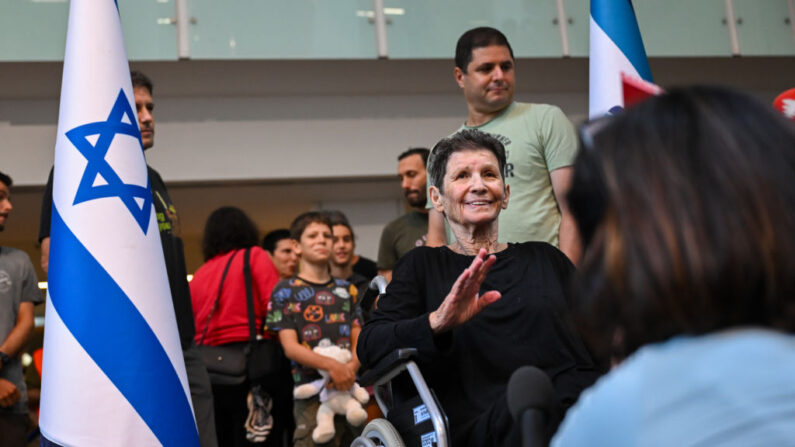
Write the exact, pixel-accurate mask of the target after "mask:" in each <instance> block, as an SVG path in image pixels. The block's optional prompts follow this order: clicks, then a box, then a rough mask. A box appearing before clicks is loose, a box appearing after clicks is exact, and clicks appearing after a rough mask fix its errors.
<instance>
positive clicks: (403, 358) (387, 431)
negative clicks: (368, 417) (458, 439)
mask: <svg viewBox="0 0 795 447" xmlns="http://www.w3.org/2000/svg"><path fill="white" fill-rule="evenodd" d="M416 356H417V350H416V349H414V348H404V349H398V350H396V351H394V352H393V353H392V354H390V355H388V356H387V357H385V358H383V359H382V360H381V361H380V362H379V363H378V364H377V365H375V366H374V367H373V368H371V369H369V370H367V371H366V372H365V374H364V375H363V376H362V377H361V379H360V381H359V382H360V384H361V385H362V386H370V385H372V386H373V394H374V395H375V400H376V402H378V407H379V408H380V409H381V412H382V413H383V414H384V418H379V419H374V420H372V421H370V423H368V424H367V425H366V426H365V427H364V430H363V431H362V434H361V435H360V436H359V437H357V438H356V439H355V440H354V441H353V443H352V444H351V447H376V446H382V447H415V446H416V447H448V446H450V445H451V443H450V439H449V433H450V430H449V426H448V422H447V416H446V415H445V414H444V412H443V411H442V407H441V406H440V405H439V401H438V400H437V399H436V395H435V394H434V393H433V390H431V389H430V388H429V387H428V385H427V384H426V383H425V379H424V378H423V377H422V373H421V372H420V368H419V367H418V366H417V364H416V363H415V362H414V359H415V358H416ZM406 374H407V375H408V377H409V378H410V379H411V382H412V383H413V385H414V388H415V389H416V391H417V396H414V397H412V398H408V399H405V400H404V401H402V402H398V401H397V400H396V399H395V395H394V393H393V388H392V386H393V381H394V380H395V379H397V378H398V376H402V375H403V376H405V375H406ZM401 433H402V436H401Z"/></svg>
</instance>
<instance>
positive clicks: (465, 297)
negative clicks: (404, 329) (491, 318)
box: [429, 248, 502, 334]
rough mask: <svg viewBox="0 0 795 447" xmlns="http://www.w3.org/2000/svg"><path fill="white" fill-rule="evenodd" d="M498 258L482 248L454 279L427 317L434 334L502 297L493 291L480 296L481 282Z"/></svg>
mask: <svg viewBox="0 0 795 447" xmlns="http://www.w3.org/2000/svg"><path fill="white" fill-rule="evenodd" d="M496 261H497V257H496V256H494V255H490V256H487V252H486V249H485V248H481V249H480V251H479V252H478V255H477V256H475V260H473V261H472V264H471V265H470V266H469V267H468V268H467V269H466V270H464V271H463V272H462V273H461V275H460V276H459V277H458V279H457V280H456V282H455V284H453V287H452V288H451V289H450V293H448V294H447V297H445V299H444V301H443V302H442V304H441V305H440V306H439V308H438V309H436V310H435V311H433V312H431V314H430V316H429V320H430V323H431V330H432V331H433V333H434V334H438V333H441V332H445V331H448V330H450V329H452V328H454V327H455V326H458V325H460V324H463V323H465V322H467V321H469V319H471V318H472V317H474V316H475V315H477V314H478V313H480V311H481V310H483V309H484V308H485V307H486V306H488V305H489V304H491V303H493V302H495V301H497V300H498V299H500V297H501V296H502V295H501V294H500V292H498V291H496V290H490V291H488V292H486V293H484V294H483V295H479V292H480V285H481V284H483V280H484V279H486V274H487V273H488V272H489V269H491V266H492V265H494V263H495V262H496Z"/></svg>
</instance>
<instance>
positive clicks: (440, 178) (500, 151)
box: [428, 129, 506, 193]
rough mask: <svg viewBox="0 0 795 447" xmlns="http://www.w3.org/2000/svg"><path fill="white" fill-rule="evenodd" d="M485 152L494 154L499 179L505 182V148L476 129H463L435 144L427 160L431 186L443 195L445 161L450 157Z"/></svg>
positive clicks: (445, 170)
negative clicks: (472, 152)
mask: <svg viewBox="0 0 795 447" xmlns="http://www.w3.org/2000/svg"><path fill="white" fill-rule="evenodd" d="M480 149H483V150H487V151H489V152H491V153H492V154H494V157H496V158H497V163H498V164H499V168H500V178H502V179H503V181H504V180H505V164H506V161H505V147H504V146H503V145H502V143H500V141H499V140H498V139H496V138H494V137H492V136H491V135H489V134H487V133H485V132H481V131H479V130H477V129H464V130H462V131H460V132H457V133H455V134H454V135H452V136H450V137H447V138H442V140H441V141H439V142H438V143H436V146H434V147H433V152H431V158H430V160H429V163H428V165H429V168H428V178H429V179H430V182H431V185H432V186H435V187H437V188H439V192H440V193H444V189H443V185H444V175H445V174H446V172H447V161H448V160H450V156H451V155H453V154H454V153H456V152H460V151H467V150H469V151H474V150H480Z"/></svg>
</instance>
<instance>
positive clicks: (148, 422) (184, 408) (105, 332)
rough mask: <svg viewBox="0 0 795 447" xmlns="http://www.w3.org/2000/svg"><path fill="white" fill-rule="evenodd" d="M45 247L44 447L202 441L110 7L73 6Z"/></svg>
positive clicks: (87, 2) (97, 2)
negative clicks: (47, 262)
mask: <svg viewBox="0 0 795 447" xmlns="http://www.w3.org/2000/svg"><path fill="white" fill-rule="evenodd" d="M50 243H51V246H50V269H49V290H48V291H47V313H46V321H45V324H46V327H47V330H46V332H45V340H44V365H43V377H42V394H41V418H40V426H41V432H42V435H43V437H44V438H45V440H44V441H42V443H43V444H48V443H55V444H59V445H63V446H81V447H83V446H85V447H89V446H122V445H125V446H152V445H164V446H198V445H199V438H198V433H197V429H196V423H195V421H194V417H193V409H192V405H191V400H190V391H189V388H188V381H187V378H186V374H185V364H184V360H183V357H182V349H181V347H180V341H179V335H178V334H177V325H176V320H175V317H174V308H173V304H172V301H171V293H170V289H169V286H168V277H167V274H166V267H165V262H164V260H163V252H162V248H161V245H160V234H159V232H158V227H157V221H156V217H155V214H154V208H153V204H152V192H151V190H150V185H149V179H148V177H147V169H146V160H145V159H144V152H143V145H142V143H141V135H140V132H139V130H138V120H137V117H136V109H135V101H134V96H133V89H132V84H131V82H130V72H129V67H128V65H127V56H126V54H125V51H124V41H123V38H122V31H121V23H120V20H119V12H118V10H117V7H116V4H115V2H114V1H113V0H72V1H71V5H70V10H69V27H68V33H67V39H66V55H65V60H64V69H63V82H62V88H61V104H60V112H59V119H58V135H57V139H56V143H55V174H54V184H53V208H52V228H51V239H50Z"/></svg>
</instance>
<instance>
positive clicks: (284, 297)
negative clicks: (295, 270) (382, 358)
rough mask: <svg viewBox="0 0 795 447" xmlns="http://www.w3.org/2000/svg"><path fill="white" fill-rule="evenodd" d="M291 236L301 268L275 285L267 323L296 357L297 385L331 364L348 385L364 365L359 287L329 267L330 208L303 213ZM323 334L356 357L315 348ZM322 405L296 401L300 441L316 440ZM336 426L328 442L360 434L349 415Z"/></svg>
mask: <svg viewBox="0 0 795 447" xmlns="http://www.w3.org/2000/svg"><path fill="white" fill-rule="evenodd" d="M290 236H291V237H292V238H293V239H295V240H296V241H298V244H297V247H296V248H297V251H298V253H299V256H300V261H299V266H300V268H299V272H300V273H299V274H298V275H297V276H295V277H293V278H291V279H288V280H283V281H281V282H279V283H278V284H277V285H276V287H274V289H273V293H272V295H271V300H270V303H269V305H268V306H269V309H268V318H267V325H268V329H270V330H273V331H276V332H278V334H279V341H280V342H281V344H282V347H283V348H284V352H285V354H286V355H287V357H288V358H290V360H292V362H293V379H294V381H295V384H296V385H300V384H303V383H308V382H311V381H313V380H315V379H317V378H319V377H320V375H319V374H318V372H317V370H326V371H328V372H329V375H330V379H331V383H332V385H333V386H334V387H335V388H337V389H339V390H348V389H349V388H350V387H351V386H353V383H354V381H355V379H356V371H357V370H358V369H359V360H358V358H357V357H356V341H357V339H358V337H359V332H361V321H362V319H361V313H360V310H359V306H358V302H357V290H356V287H355V286H353V285H352V284H350V283H349V282H348V281H345V280H343V279H336V278H332V277H331V274H330V273H329V265H328V262H329V257H330V256H331V241H332V236H331V225H330V224H329V221H328V218H327V217H326V216H325V214H322V213H318V212H308V213H304V214H302V215H300V216H298V217H297V218H296V219H295V221H293V224H292V226H291V227H290ZM322 339H328V340H330V341H331V343H333V344H336V345H338V346H340V347H343V348H346V349H350V350H351V353H352V354H353V358H352V359H351V361H350V362H348V363H345V364H342V363H339V362H337V361H336V360H334V359H331V358H328V357H324V356H321V355H319V354H316V353H315V352H313V351H312V348H313V347H315V346H317V345H318V343H320V340H322ZM319 405H320V402H319V400H318V398H317V396H314V397H312V398H309V399H302V400H296V401H295V404H294V410H293V414H294V416H295V424H296V428H295V434H294V445H295V446H313V445H315V444H314V442H313V441H312V430H314V428H315V425H316V423H315V416H316V414H317V409H318V407H319ZM335 427H336V439H334V440H332V441H331V442H329V444H328V445H337V446H342V445H345V446H347V445H350V443H351V442H352V441H353V438H354V437H355V436H356V435H357V434H358V431H357V430H356V429H354V428H353V427H351V426H350V425H348V423H347V422H346V421H345V419H344V417H341V418H340V417H338V418H335Z"/></svg>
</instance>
